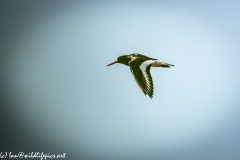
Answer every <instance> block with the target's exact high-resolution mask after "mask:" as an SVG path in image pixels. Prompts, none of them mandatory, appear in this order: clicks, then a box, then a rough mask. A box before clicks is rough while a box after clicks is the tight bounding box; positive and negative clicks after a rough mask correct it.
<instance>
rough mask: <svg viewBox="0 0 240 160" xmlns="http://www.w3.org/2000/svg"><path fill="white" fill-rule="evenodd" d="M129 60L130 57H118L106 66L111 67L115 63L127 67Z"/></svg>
mask: <svg viewBox="0 0 240 160" xmlns="http://www.w3.org/2000/svg"><path fill="white" fill-rule="evenodd" d="M130 60H131V57H129V56H128V55H123V56H119V57H118V58H117V60H116V61H114V62H112V63H110V64H108V65H107V66H111V65H113V64H115V63H122V64H125V65H127V66H128V62H129V61H130Z"/></svg>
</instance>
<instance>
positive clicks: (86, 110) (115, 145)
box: [9, 1, 240, 160]
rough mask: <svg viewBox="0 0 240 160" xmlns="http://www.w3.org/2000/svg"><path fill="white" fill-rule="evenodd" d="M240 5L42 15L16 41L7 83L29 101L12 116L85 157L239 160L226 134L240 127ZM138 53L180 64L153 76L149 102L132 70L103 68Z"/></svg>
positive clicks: (67, 10) (119, 6)
mask: <svg viewBox="0 0 240 160" xmlns="http://www.w3.org/2000/svg"><path fill="white" fill-rule="evenodd" d="M237 6H239V3H238V2H237V1H230V2H229V1H211V2H208V1H201V3H200V2H197V1H195V2H192V1H181V3H180V2H175V1H168V2H164V1H151V2H149V1H141V2H137V1H131V2H128V1H121V2H120V1H119V2H113V1H111V2H110V1H104V2H95V3H93V2H92V3H91V2H89V3H87V2H78V3H77V2H75V3H72V4H71V5H66V7H61V9H58V10H55V11H53V12H50V13H51V14H50V13H49V14H48V15H44V16H39V17H38V19H35V20H32V22H31V23H29V25H26V26H27V28H25V31H24V32H22V33H21V34H20V35H19V36H18V37H17V38H16V39H15V41H14V42H13V43H12V48H11V51H12V53H17V54H16V55H15V56H14V57H13V58H12V60H11V62H10V63H11V66H12V67H11V68H10V74H9V76H10V78H9V79H10V80H9V81H10V82H11V84H12V86H13V89H14V92H15V94H16V95H17V96H18V97H19V99H21V101H22V102H23V104H24V105H22V106H21V108H17V109H16V108H14V110H15V111H17V112H18V113H19V116H20V117H23V118H22V119H21V120H22V121H23V122H24V124H25V125H27V126H29V127H33V128H34V127H35V132H36V133H34V134H39V135H41V136H42V137H51V138H50V139H51V143H53V144H56V145H59V146H64V147H66V149H68V150H69V152H70V151H72V152H73V153H74V154H78V153H80V152H81V154H84V156H85V157H88V158H93V159H95V158H96V157H98V158H99V157H101V158H105V159H108V158H109V159H118V158H119V159H140V158H142V159H160V158H165V159H170V160H175V159H176V160H177V159H179V158H180V157H181V158H182V159H198V158H199V159H201V156H202V158H204V159H212V158H211V157H213V158H214V159H215V158H218V159H220V157H224V156H226V157H228V156H229V155H231V156H234V158H235V157H237V156H239V155H238V151H235V150H234V149H232V150H231V149H230V150H227V149H229V148H237V147H239V145H238V144H237V143H232V142H240V139H239V137H238V136H237V135H234V134H233V132H238V133H239V130H237V131H236V130H234V128H235V127H232V128H230V129H229V128H228V130H230V131H229V132H227V133H225V134H224V135H221V134H220V133H223V131H225V130H226V128H227V127H229V125H228V124H236V125H237V126H238V124H239V122H240V119H239V118H234V117H238V116H239V114H240V110H239V108H238V106H239V98H238V97H239V87H240V86H239V80H240V76H239V73H240V71H239V64H238V60H239V58H240V56H239V51H240V47H239V45H238V42H239V36H240V34H239V27H240V23H239V21H238V17H239V15H240V11H239V9H238V8H237ZM134 52H137V53H141V54H144V55H147V56H150V57H153V58H157V59H159V60H162V61H165V62H167V63H170V64H174V65H175V67H172V68H170V69H162V68H153V69H151V74H152V77H153V82H154V96H153V99H150V98H149V97H147V96H144V94H143V93H142V91H141V90H140V89H139V87H138V85H137V84H136V82H135V80H134V78H133V76H132V74H131V72H130V70H129V68H128V67H126V66H125V65H120V64H116V65H113V66H111V67H106V65H107V64H109V63H110V62H112V61H114V60H115V59H116V58H117V57H118V56H120V55H124V54H131V53H134ZM26 113H28V114H29V116H30V119H31V120H29V117H28V116H27V117H25V116H24V115H25V114H26ZM24 117H25V118H24ZM46 131H47V132H46ZM218 133H219V134H220V136H219V137H220V138H216V137H217V136H216V135H218ZM213 137H215V138H216V139H214V138H213ZM50 139H49V140H50ZM46 140H47V138H46ZM214 144H216V145H214ZM208 147H209V148H208ZM224 147H225V148H224ZM206 148H207V149H206ZM235 154H236V156H235Z"/></svg>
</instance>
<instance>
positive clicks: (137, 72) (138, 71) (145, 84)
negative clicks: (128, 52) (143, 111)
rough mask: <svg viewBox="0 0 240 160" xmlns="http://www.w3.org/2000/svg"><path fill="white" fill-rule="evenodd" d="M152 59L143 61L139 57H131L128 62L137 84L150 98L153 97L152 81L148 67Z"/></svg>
mask: <svg viewBox="0 0 240 160" xmlns="http://www.w3.org/2000/svg"><path fill="white" fill-rule="evenodd" d="M152 63H154V61H153V60H148V61H144V59H141V58H133V59H132V60H131V61H130V62H129V66H130V70H131V72H132V74H133V77H134V78H135V80H136V82H137V84H138V86H139V87H140V89H141V90H142V91H143V93H144V94H145V95H146V94H147V95H148V96H149V97H150V98H152V97H153V81H152V76H151V74H150V68H151V65H152Z"/></svg>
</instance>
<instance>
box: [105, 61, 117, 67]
mask: <svg viewBox="0 0 240 160" xmlns="http://www.w3.org/2000/svg"><path fill="white" fill-rule="evenodd" d="M115 63H118V61H117V60H116V61H114V62H112V63H110V64H108V65H107V66H111V65H113V64H115Z"/></svg>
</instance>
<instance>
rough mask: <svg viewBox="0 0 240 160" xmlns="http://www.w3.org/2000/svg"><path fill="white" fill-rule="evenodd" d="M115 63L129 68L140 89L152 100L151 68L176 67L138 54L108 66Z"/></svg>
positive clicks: (122, 58) (121, 57)
mask: <svg viewBox="0 0 240 160" xmlns="http://www.w3.org/2000/svg"><path fill="white" fill-rule="evenodd" d="M115 63H122V64H125V65H127V66H129V67H130V70H131V72H132V74H133V77H134V78H135V80H136V82H137V84H138V85H139V87H140V89H141V90H142V91H143V93H144V94H145V95H146V94H147V95H148V96H149V97H150V98H152V97H153V81H152V76H151V74H150V68H151V67H163V68H169V67H170V66H174V65H171V64H168V63H165V62H162V61H159V60H157V59H154V58H150V57H147V56H144V55H141V54H137V53H133V54H130V55H123V56H120V57H118V59H117V60H116V61H114V62H112V63H110V64H109V65H107V66H110V65H113V64H115Z"/></svg>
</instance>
